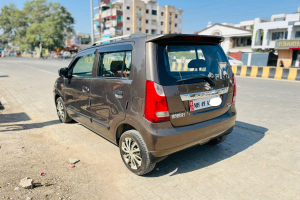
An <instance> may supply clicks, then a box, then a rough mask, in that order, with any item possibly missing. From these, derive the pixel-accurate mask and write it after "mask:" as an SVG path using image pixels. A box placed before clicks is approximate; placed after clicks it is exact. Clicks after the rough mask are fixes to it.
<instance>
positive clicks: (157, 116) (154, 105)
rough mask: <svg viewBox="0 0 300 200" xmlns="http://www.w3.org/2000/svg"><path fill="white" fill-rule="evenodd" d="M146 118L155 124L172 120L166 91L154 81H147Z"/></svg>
mask: <svg viewBox="0 0 300 200" xmlns="http://www.w3.org/2000/svg"><path fill="white" fill-rule="evenodd" d="M144 117H145V118H146V119H147V120H148V121H150V122H153V123H157V122H165V121H169V120H170V116H169V109H168V104H167V98H166V95H165V92H164V89H163V87H162V86H161V85H159V84H157V83H154V82H152V81H146V96H145V110H144Z"/></svg>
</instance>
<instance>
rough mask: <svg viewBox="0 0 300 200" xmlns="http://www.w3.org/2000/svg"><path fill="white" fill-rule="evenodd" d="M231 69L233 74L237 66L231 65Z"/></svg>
mask: <svg viewBox="0 0 300 200" xmlns="http://www.w3.org/2000/svg"><path fill="white" fill-rule="evenodd" d="M232 71H233V73H234V74H236V71H237V66H232Z"/></svg>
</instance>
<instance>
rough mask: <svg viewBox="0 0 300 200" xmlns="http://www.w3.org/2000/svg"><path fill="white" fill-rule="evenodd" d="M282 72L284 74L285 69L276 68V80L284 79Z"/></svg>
mask: <svg viewBox="0 0 300 200" xmlns="http://www.w3.org/2000/svg"><path fill="white" fill-rule="evenodd" d="M282 72H283V69H282V68H276V72H275V77H274V78H275V79H281V77H282Z"/></svg>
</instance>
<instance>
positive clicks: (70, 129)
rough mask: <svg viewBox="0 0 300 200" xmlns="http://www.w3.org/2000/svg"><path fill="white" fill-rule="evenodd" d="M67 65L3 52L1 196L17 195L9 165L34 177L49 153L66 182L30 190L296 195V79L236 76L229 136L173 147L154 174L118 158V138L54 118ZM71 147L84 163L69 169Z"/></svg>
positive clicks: (299, 184) (299, 176)
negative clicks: (56, 86) (56, 87)
mask: <svg viewBox="0 0 300 200" xmlns="http://www.w3.org/2000/svg"><path fill="white" fill-rule="evenodd" d="M67 65H68V61H56V60H36V59H31V58H4V59H0V101H1V103H2V105H3V106H4V108H5V109H4V110H0V112H1V113H2V114H1V115H0V138H1V140H0V146H1V149H0V158H2V159H3V160H2V163H4V164H5V166H3V169H2V170H1V169H0V177H2V178H0V187H1V188H0V197H1V195H2V196H11V197H23V196H22V194H23V193H22V194H21V193H20V194H18V193H16V192H14V191H13V188H14V187H15V186H7V182H8V181H11V182H13V181H15V182H17V180H19V179H21V178H24V177H18V176H19V175H18V176H16V177H13V178H12V177H11V176H10V174H14V173H15V174H18V171H21V173H20V174H21V175H23V176H25V175H26V176H33V175H30V173H35V172H34V171H33V170H32V168H33V169H36V168H37V167H36V166H35V165H34V166H33V165H32V168H30V166H31V164H30V163H31V162H33V163H36V162H37V160H41V161H42V162H44V163H48V162H47V161H49V160H51V161H52V163H51V165H52V168H50V167H49V166H48V165H46V164H39V165H38V167H39V168H47V171H48V174H49V177H50V176H51V177H52V178H53V179H54V178H55V180H56V179H59V180H61V182H64V185H59V184H60V183H57V185H58V186H59V187H61V188H63V187H66V190H64V191H62V190H61V189H58V188H57V187H58V186H57V185H55V186H57V187H53V188H51V191H52V190H53V192H49V191H48V190H46V189H44V188H43V187H41V189H39V190H40V192H38V191H37V188H36V189H33V192H32V194H28V195H31V196H32V197H36V196H38V197H39V195H40V194H44V193H47V192H49V194H50V193H51V195H57V193H59V195H57V196H55V198H56V197H65V198H68V197H70V198H73V199H86V198H96V197H101V198H106V199H300V153H299V152H300V151H299V150H300V147H299V140H300V137H299V128H300V125H299V118H300V113H299V110H300V109H299V108H300V104H299V102H300V94H299V88H300V82H292V81H282V80H269V79H267V80H266V79H256V78H247V77H237V84H238V87H237V103H236V105H237V110H238V118H237V125H236V127H235V129H234V131H233V133H232V134H231V135H230V136H229V137H228V139H227V140H226V141H225V142H224V143H222V144H221V145H218V146H207V145H203V146H200V145H199V146H195V147H192V148H190V149H187V150H184V151H181V152H178V153H175V154H173V155H171V156H169V157H168V158H167V159H165V160H164V161H162V162H160V163H158V164H157V166H156V169H155V170H154V171H153V172H152V173H150V174H148V175H146V176H144V177H138V176H135V175H133V174H132V173H130V172H129V171H128V170H127V168H126V167H125V165H124V164H123V163H122V160H121V158H120V155H119V149H118V148H117V147H116V146H114V145H113V144H111V143H110V142H108V141H106V140H105V139H103V138H102V137H100V136H98V135H96V134H95V133H93V132H92V131H90V130H88V129H86V128H84V127H83V126H81V125H78V124H77V123H73V124H60V123H59V121H58V120H57V115H56V112H55V105H54V102H53V96H52V88H53V83H54V81H55V79H56V78H57V76H58V75H57V70H58V69H59V68H61V67H66V66H67ZM21 126H24V127H25V129H22V128H21ZM31 141H34V143H32V142H31ZM47 141H48V142H47ZM30 142H31V143H30ZM39 142H40V143H41V144H43V145H39ZM16 144H18V145H21V146H22V145H26V144H27V145H29V146H28V148H29V149H30V151H29V152H31V154H29V152H27V153H24V154H21V153H20V152H18V151H16V150H15V149H14V148H17V145H16ZM35 144H36V145H35ZM30 145H31V147H30ZM54 147H55V148H54ZM11 148H12V149H11ZM67 148H68V150H66V149H67ZM6 152H13V153H8V154H6ZM19 154H20V155H22V156H21V157H27V158H28V162H26V161H24V163H25V164H24V165H22V167H20V166H19V165H17V164H16V163H18V160H16V159H13V158H15V157H14V156H18V155H19ZM43 154H44V155H46V156H47V157H46V158H45V157H43V156H41V155H43ZM68 156H72V157H74V156H78V157H79V159H80V160H81V163H82V166H79V167H76V170H77V171H75V170H73V171H68V173H69V175H70V174H71V176H66V175H65V174H66V172H65V171H64V170H65V169H64V168H60V166H61V165H62V161H61V160H64V159H66V160H68V159H69V157H68ZM18 158H19V157H18ZM19 159H21V158H19ZM53 167H57V169H61V170H54V169H53ZM39 168H38V169H39ZM74 169H75V168H74ZM28 173H29V174H28ZM21 175H20V176H21ZM1 179H2V180H1ZM12 179H13V180H12ZM37 179H39V177H37ZM74 184H75V185H78V186H80V187H73V185H74ZM87 186H88V187H87ZM67 188H68V192H67ZM11 190H12V191H11ZM35 191H37V192H35Z"/></svg>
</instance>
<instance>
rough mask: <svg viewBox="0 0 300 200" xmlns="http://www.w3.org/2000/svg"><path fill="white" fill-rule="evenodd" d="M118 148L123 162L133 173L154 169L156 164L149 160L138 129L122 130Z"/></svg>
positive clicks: (142, 173)
mask: <svg viewBox="0 0 300 200" xmlns="http://www.w3.org/2000/svg"><path fill="white" fill-rule="evenodd" d="M119 149H120V154H121V157H122V160H123V162H124V164H125V165H126V167H127V168H128V169H129V170H130V171H131V172H133V173H134V174H136V175H139V176H141V175H144V174H147V173H149V172H151V171H152V170H153V169H154V167H155V165H156V164H155V163H152V162H151V160H150V157H149V152H148V149H147V146H146V143H145V142H144V140H143V138H142V136H141V134H140V133H139V132H138V131H136V130H129V131H126V132H124V133H123V134H122V136H121V138H120V142H119Z"/></svg>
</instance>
